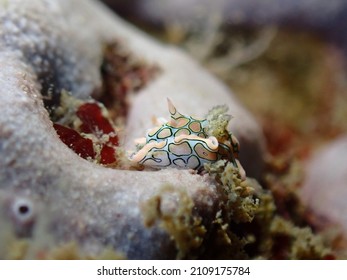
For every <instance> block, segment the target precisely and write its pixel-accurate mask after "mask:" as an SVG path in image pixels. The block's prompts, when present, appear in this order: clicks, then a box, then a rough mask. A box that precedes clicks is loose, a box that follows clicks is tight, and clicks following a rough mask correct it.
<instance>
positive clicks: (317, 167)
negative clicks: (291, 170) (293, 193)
mask: <svg viewBox="0 0 347 280" xmlns="http://www.w3.org/2000/svg"><path fill="white" fill-rule="evenodd" d="M346 158H347V136H343V137H340V138H339V139H337V140H335V141H334V142H332V143H330V144H328V146H327V147H324V148H323V149H322V150H321V151H319V152H317V153H316V154H315V155H314V156H313V158H312V159H311V160H310V162H309V163H308V165H307V168H306V179H305V181H304V184H303V186H302V188H301V189H300V192H301V196H302V199H303V200H304V202H305V204H307V206H308V207H309V208H310V210H311V211H312V212H313V213H314V214H316V215H318V216H320V217H322V220H323V221H326V222H330V223H334V224H338V225H339V226H341V227H342V229H343V231H344V232H345V233H346V232H347V215H346V213H347V207H346V197H347V188H346V179H347V161H346Z"/></svg>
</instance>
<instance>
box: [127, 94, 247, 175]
mask: <svg viewBox="0 0 347 280" xmlns="http://www.w3.org/2000/svg"><path fill="white" fill-rule="evenodd" d="M168 107H169V112H170V114H171V118H170V120H169V121H168V122H166V121H163V120H162V121H161V122H159V121H158V120H157V124H158V126H156V127H154V128H152V129H149V130H148V131H147V135H146V138H141V139H138V140H137V144H138V146H139V147H140V150H139V151H137V152H136V153H134V154H133V155H132V156H130V160H131V161H132V162H136V163H138V164H141V165H145V166H150V167H154V168H164V167H169V166H172V167H178V168H190V169H200V168H202V167H203V166H204V164H205V163H213V162H216V161H217V160H220V159H226V160H229V161H231V162H232V163H233V164H234V166H235V167H237V168H238V169H239V170H240V174H241V176H242V177H244V176H245V174H244V170H243V168H242V166H241V165H240V163H239V161H238V152H239V143H238V141H237V139H236V137H235V136H233V135H232V134H231V133H229V132H228V133H227V135H228V137H223V138H221V137H220V138H219V139H218V138H217V137H215V136H214V135H209V134H208V130H207V127H208V120H207V119H196V118H193V117H191V116H186V115H182V114H181V113H179V112H178V111H177V109H176V108H175V106H174V105H173V104H172V102H171V100H170V99H168Z"/></svg>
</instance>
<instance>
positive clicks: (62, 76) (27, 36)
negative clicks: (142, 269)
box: [0, 0, 336, 259]
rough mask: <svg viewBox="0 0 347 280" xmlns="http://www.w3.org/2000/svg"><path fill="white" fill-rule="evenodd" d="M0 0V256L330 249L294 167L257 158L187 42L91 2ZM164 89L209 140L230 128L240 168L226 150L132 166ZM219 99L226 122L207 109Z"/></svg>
mask: <svg viewBox="0 0 347 280" xmlns="http://www.w3.org/2000/svg"><path fill="white" fill-rule="evenodd" d="M0 7H1V8H0V64H1V69H0V108H1V114H0V221H1V228H0V258H2V259H54V258H58V259H79V258H83V259H86V258H87V259H89V258H90V259H105V258H106V259H111V258H112V259H119V258H129V259H175V258H184V259H186V258H198V259H199V258H200V259H203V258H215V259H218V258H234V259H249V258H252V259H256V258H267V259H275V258H277V259H278V258H285V259H307V258H308V259H310V258H318V259H327V258H335V257H336V256H335V254H334V251H333V248H332V247H331V246H329V245H327V244H329V242H330V241H331V239H328V238H326V237H323V236H321V235H319V234H317V233H316V232H314V230H313V229H312V228H311V227H308V221H307V219H305V218H302V217H303V216H304V215H303V213H304V210H303V209H302V208H303V205H302V204H301V202H300V200H299V198H298V197H297V192H296V190H294V189H293V187H292V186H293V184H292V183H293V182H294V184H295V182H296V180H297V177H299V175H297V174H296V173H295V170H294V171H293V172H292V173H291V174H290V175H288V174H286V173H285V172H284V170H287V169H286V167H283V165H285V163H281V162H277V161H276V160H273V159H271V160H270V159H269V158H268V153H267V151H266V147H265V136H264V134H263V131H262V128H261V127H260V125H259V124H258V123H257V122H256V120H255V118H254V117H253V115H252V114H251V113H249V111H248V110H247V109H245V107H244V106H243V105H242V104H241V102H240V101H239V100H238V98H237V97H236V96H235V94H234V93H233V92H232V91H231V90H230V89H229V87H228V86H226V85H225V84H224V83H222V82H221V81H220V80H218V79H217V78H216V77H215V76H213V75H212V74H211V73H209V72H208V71H207V70H206V69H204V67H202V66H201V65H200V64H199V63H198V62H196V61H195V60H193V59H192V58H191V57H190V56H189V55H187V54H186V53H185V52H183V51H182V50H180V49H179V48H176V47H173V46H169V45H166V44H163V43H159V42H157V41H156V40H154V39H152V38H151V37H149V36H148V35H146V34H145V33H142V32H141V31H139V30H138V29H136V28H135V27H133V26H131V25H129V24H128V23H126V22H125V21H123V20H122V19H120V18H119V17H118V16H117V15H115V14H113V13H112V12H111V11H109V10H108V9H107V8H105V7H104V6H103V5H101V4H100V3H99V2H98V1H92V0H88V1H87V0H83V1H82V0H80V1H79V0H70V1H68V0H61V1H48V0H47V1H45V0H33V1H20V0H13V1H0ZM167 98H170V99H171V100H173V101H174V103H175V106H177V108H179V111H180V112H184V113H185V114H189V115H190V116H194V118H195V117H196V118H200V119H204V118H207V120H208V121H209V122H210V127H209V130H210V131H212V132H211V134H212V135H213V136H215V137H216V138H217V139H218V141H219V142H220V143H222V142H223V141H224V140H225V139H224V138H223V137H226V136H225V135H228V137H229V134H224V133H225V132H226V131H229V132H232V134H233V135H234V136H235V137H236V138H237V139H238V141H239V143H240V151H239V152H240V153H239V155H238V159H237V161H238V160H239V161H240V162H241V164H242V166H243V168H244V169H245V171H246V174H247V176H248V177H247V178H246V179H245V178H244V174H243V172H242V169H241V167H240V165H239V164H238V163H237V161H236V159H235V158H234V155H233V156H232V157H230V158H232V160H228V157H227V158H224V157H223V158H221V159H220V160H213V161H212V162H210V163H207V164H205V165H204V167H203V168H202V170H201V169H200V170H191V169H182V168H171V167H170V168H163V169H159V170H157V169H152V168H146V167H144V166H141V165H134V164H133V163H132V162H131V161H130V160H129V152H130V151H135V150H136V148H138V147H136V144H135V140H136V139H137V138H140V137H144V136H145V135H146V131H147V130H148V129H150V128H152V127H153V126H154V125H153V119H154V118H160V117H165V116H166V117H167V116H168V113H167V106H166V99H167ZM220 105H224V106H225V107H223V108H228V109H229V111H228V114H231V115H232V116H233V119H232V120H231V121H230V122H229V119H230V118H229V117H226V115H224V113H225V112H224V111H223V112H222V113H221V114H219V115H214V116H213V117H212V118H210V117H209V115H208V112H209V110H210V109H212V108H216V106H220ZM217 108H218V107H217ZM219 108H220V107H219ZM219 116H220V117H219ZM226 120H227V121H226ZM185 137H186V138H187V136H185ZM218 137H219V138H218ZM230 137H231V136H230ZM187 139H190V140H194V141H195V140H196V139H195V138H194V137H190V138H189V137H188V138H187ZM230 139H231V138H230ZM199 141H201V139H199ZM223 143H224V142H223ZM231 143H234V142H233V141H232V142H231ZM237 148H238V145H237ZM184 151H186V150H184ZM281 164H282V165H281ZM269 168H270V172H269V171H267V172H268V173H266V174H268V176H267V178H266V180H265V179H264V174H265V169H269ZM288 168H289V167H288ZM290 168H293V167H292V166H291V167H290ZM293 169H294V168H293ZM291 170H292V169H291ZM293 174H295V175H293ZM258 181H259V182H260V183H261V184H259V183H258ZM269 182H271V184H270V183H269ZM261 185H263V186H261ZM279 201H280V202H281V203H279ZM286 206H288V207H289V206H291V207H292V208H293V209H294V210H288V209H291V208H287V207H286Z"/></svg>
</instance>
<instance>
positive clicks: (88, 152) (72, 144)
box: [53, 123, 95, 159]
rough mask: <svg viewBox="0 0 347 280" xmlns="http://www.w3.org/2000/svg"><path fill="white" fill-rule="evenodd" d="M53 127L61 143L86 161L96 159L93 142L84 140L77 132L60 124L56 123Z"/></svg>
mask: <svg viewBox="0 0 347 280" xmlns="http://www.w3.org/2000/svg"><path fill="white" fill-rule="evenodd" d="M53 127H54V129H55V130H56V132H57V134H58V135H59V138H60V139H61V141H62V142H63V143H65V145H67V146H68V147H69V148H70V149H71V150H73V151H74V152H75V153H76V154H78V155H79V156H80V157H82V158H85V159H87V158H92V159H94V158H95V151H94V148H93V142H92V140H90V139H87V138H84V137H82V136H81V135H80V134H79V133H78V132H77V131H75V130H73V129H71V128H69V127H66V126H63V125H60V124H57V123H55V124H53Z"/></svg>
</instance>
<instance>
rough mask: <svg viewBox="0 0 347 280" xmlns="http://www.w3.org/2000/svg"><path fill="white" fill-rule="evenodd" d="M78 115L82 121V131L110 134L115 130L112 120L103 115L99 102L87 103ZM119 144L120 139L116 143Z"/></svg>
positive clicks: (81, 107) (80, 108)
mask: <svg viewBox="0 0 347 280" xmlns="http://www.w3.org/2000/svg"><path fill="white" fill-rule="evenodd" d="M76 115H77V117H79V118H80V120H81V121H82V125H81V127H80V129H81V132H84V133H93V134H94V135H95V136H98V134H100V133H103V134H109V133H112V132H115V131H114V129H113V127H112V125H111V123H110V121H109V120H108V119H107V118H105V117H104V116H103V115H102V109H101V108H100V106H99V105H98V104H97V103H85V104H83V105H81V106H80V107H79V108H78V110H77V112H76ZM116 145H118V141H117V143H116Z"/></svg>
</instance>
